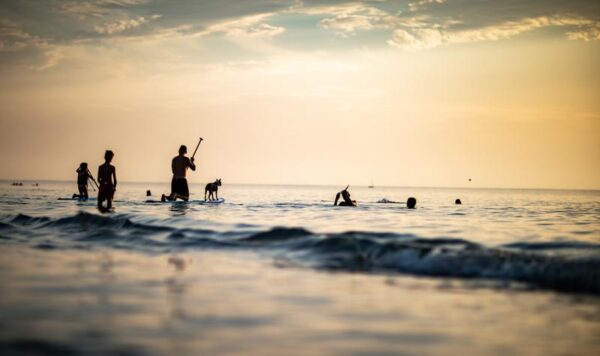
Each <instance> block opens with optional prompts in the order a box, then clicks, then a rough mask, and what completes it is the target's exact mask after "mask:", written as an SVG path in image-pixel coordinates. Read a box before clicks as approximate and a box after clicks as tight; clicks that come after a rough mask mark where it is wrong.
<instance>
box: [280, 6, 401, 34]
mask: <svg viewBox="0 0 600 356" xmlns="http://www.w3.org/2000/svg"><path fill="white" fill-rule="evenodd" d="M290 12H293V13H299V14H304V15H325V16H329V17H326V18H324V19H322V20H321V21H319V25H320V26H321V27H323V28H325V29H329V30H335V31H336V32H338V34H342V35H348V34H352V33H354V32H355V31H357V30H372V29H376V28H390V26H391V25H392V23H393V22H394V21H395V20H394V18H393V17H392V16H390V15H389V14H388V13H387V12H385V11H383V10H380V9H378V8H376V7H373V6H368V5H365V4H361V3H349V4H342V5H329V6H328V5H321V6H309V7H303V6H302V5H297V6H293V7H292V8H290Z"/></svg>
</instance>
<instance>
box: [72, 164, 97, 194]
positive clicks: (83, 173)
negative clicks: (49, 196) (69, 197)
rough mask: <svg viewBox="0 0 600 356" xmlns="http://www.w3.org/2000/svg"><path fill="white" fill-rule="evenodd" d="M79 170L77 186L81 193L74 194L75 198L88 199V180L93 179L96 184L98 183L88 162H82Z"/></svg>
mask: <svg viewBox="0 0 600 356" xmlns="http://www.w3.org/2000/svg"><path fill="white" fill-rule="evenodd" d="M76 172H77V188H78V189H79V194H73V199H81V200H87V199H88V198H89V194H88V189H87V186H88V180H92V182H94V184H96V185H98V183H96V181H95V180H94V177H92V173H91V172H90V170H89V169H88V164H87V163H86V162H81V164H80V165H79V168H77V170H76Z"/></svg>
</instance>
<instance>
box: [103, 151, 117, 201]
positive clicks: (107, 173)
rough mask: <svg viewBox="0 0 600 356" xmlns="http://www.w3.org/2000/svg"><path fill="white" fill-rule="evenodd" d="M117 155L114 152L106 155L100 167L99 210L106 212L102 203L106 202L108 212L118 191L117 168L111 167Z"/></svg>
mask: <svg viewBox="0 0 600 356" xmlns="http://www.w3.org/2000/svg"><path fill="white" fill-rule="evenodd" d="M114 156H115V154H114V153H113V151H110V150H109V151H106V152H105V153H104V164H102V165H101V166H100V167H98V183H99V188H98V209H100V210H104V208H103V207H102V203H104V201H105V200H106V210H108V209H110V208H112V201H113V197H114V196H115V191H116V190H117V171H116V169H115V166H113V165H111V164H110V163H111V162H112V159H113V157H114Z"/></svg>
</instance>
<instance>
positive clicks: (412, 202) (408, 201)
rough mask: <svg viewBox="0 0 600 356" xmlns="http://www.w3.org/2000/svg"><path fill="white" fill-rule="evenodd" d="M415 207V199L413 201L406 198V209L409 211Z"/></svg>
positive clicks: (411, 198)
mask: <svg viewBox="0 0 600 356" xmlns="http://www.w3.org/2000/svg"><path fill="white" fill-rule="evenodd" d="M416 205H417V199H415V198H413V197H410V198H408V200H407V201H406V207H407V208H409V209H414V208H415V206H416Z"/></svg>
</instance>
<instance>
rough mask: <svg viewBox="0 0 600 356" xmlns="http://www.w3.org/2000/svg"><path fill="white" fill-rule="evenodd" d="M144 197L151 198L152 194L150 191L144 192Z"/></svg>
mask: <svg viewBox="0 0 600 356" xmlns="http://www.w3.org/2000/svg"><path fill="white" fill-rule="evenodd" d="M146 196H147V197H151V196H152V192H151V191H150V189H148V190H146Z"/></svg>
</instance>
